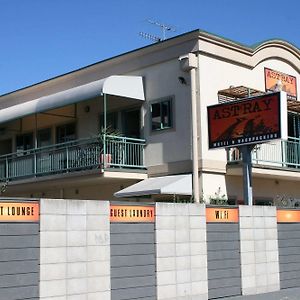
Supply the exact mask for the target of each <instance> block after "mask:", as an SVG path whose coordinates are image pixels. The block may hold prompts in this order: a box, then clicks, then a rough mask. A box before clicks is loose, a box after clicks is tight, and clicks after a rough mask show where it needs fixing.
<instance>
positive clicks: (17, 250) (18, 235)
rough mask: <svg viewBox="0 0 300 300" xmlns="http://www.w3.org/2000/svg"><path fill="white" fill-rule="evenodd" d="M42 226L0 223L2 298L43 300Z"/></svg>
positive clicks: (0, 291) (0, 282) (4, 299)
mask: <svg viewBox="0 0 300 300" xmlns="http://www.w3.org/2000/svg"><path fill="white" fill-rule="evenodd" d="M39 254H40V249H39V224H38V223H31V222H30V223H0V299H1V300H2V299H3V300H15V299H19V300H23V299H31V300H35V299H36V300H37V299H39V298H38V297H39Z"/></svg>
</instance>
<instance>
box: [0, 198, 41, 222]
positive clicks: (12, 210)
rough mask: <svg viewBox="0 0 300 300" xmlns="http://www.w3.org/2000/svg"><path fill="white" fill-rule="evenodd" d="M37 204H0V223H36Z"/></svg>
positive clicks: (37, 215) (37, 218)
mask: <svg viewBox="0 0 300 300" xmlns="http://www.w3.org/2000/svg"><path fill="white" fill-rule="evenodd" d="M38 220H39V203H29V202H23V203H20V202H19V203H14V202H0V222H37V221H38Z"/></svg>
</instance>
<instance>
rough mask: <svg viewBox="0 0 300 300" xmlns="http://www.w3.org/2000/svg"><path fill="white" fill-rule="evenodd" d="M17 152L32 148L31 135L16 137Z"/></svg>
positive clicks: (25, 134)
mask: <svg viewBox="0 0 300 300" xmlns="http://www.w3.org/2000/svg"><path fill="white" fill-rule="evenodd" d="M16 147H17V152H20V151H21V152H22V151H25V150H29V149H32V148H33V133H32V132H30V133H24V134H19V135H17V136H16Z"/></svg>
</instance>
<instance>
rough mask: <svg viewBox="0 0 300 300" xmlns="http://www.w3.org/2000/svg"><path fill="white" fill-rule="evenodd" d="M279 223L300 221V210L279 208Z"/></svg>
mask: <svg viewBox="0 0 300 300" xmlns="http://www.w3.org/2000/svg"><path fill="white" fill-rule="evenodd" d="M277 222H278V223H300V210H277Z"/></svg>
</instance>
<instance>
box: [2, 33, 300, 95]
mask: <svg viewBox="0 0 300 300" xmlns="http://www.w3.org/2000/svg"><path fill="white" fill-rule="evenodd" d="M196 38H198V39H201V38H204V39H209V40H214V41H216V42H219V43H221V44H225V45H227V46H231V47H233V48H236V49H239V50H242V51H245V52H248V53H249V54H253V53H255V52H258V51H259V50H261V49H262V48H265V47H268V46H271V45H274V46H280V47H284V48H287V49H288V50H289V51H291V52H292V53H293V54H294V55H295V56H296V57H299V58H300V48H298V47H297V46H295V45H293V44H292V43H290V42H288V41H286V40H283V39H276V38H274V39H269V40H265V41H262V42H259V43H257V44H254V45H252V46H249V45H245V44H243V43H239V42H236V41H234V40H231V39H228V38H225V37H223V36H220V35H216V34H213V33H210V32H208V31H205V30H201V29H196V30H193V31H189V32H186V33H183V34H181V35H177V36H175V37H172V38H169V39H167V40H164V41H161V42H158V43H155V44H150V45H147V46H144V47H141V48H137V49H133V50H131V51H128V52H125V53H121V54H118V55H116V56H113V57H110V58H106V59H104V60H100V61H97V62H95V63H92V64H90V65H87V66H84V67H81V68H79V69H75V70H72V71H70V72H67V73H63V74H60V75H57V76H55V77H51V78H48V79H46V80H43V81H40V82H37V83H34V84H32V85H29V86H25V87H22V88H19V89H17V90H13V91H11V92H8V93H5V94H2V95H0V98H2V97H5V96H8V95H11V94H14V93H16V92H20V91H23V90H26V89H29V88H32V87H35V86H38V85H40V84H44V83H47V82H50V81H52V80H55V79H59V78H62V77H64V76H67V75H71V74H74V73H76V72H79V71H82V70H86V69H88V68H91V67H93V66H95V65H98V64H102V63H106V62H110V61H113V60H115V59H117V58H122V57H125V56H127V55H130V54H134V53H137V52H140V51H145V50H147V49H150V48H154V49H155V48H158V47H159V48H160V47H162V46H168V44H172V43H174V41H180V40H182V39H196Z"/></svg>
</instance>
